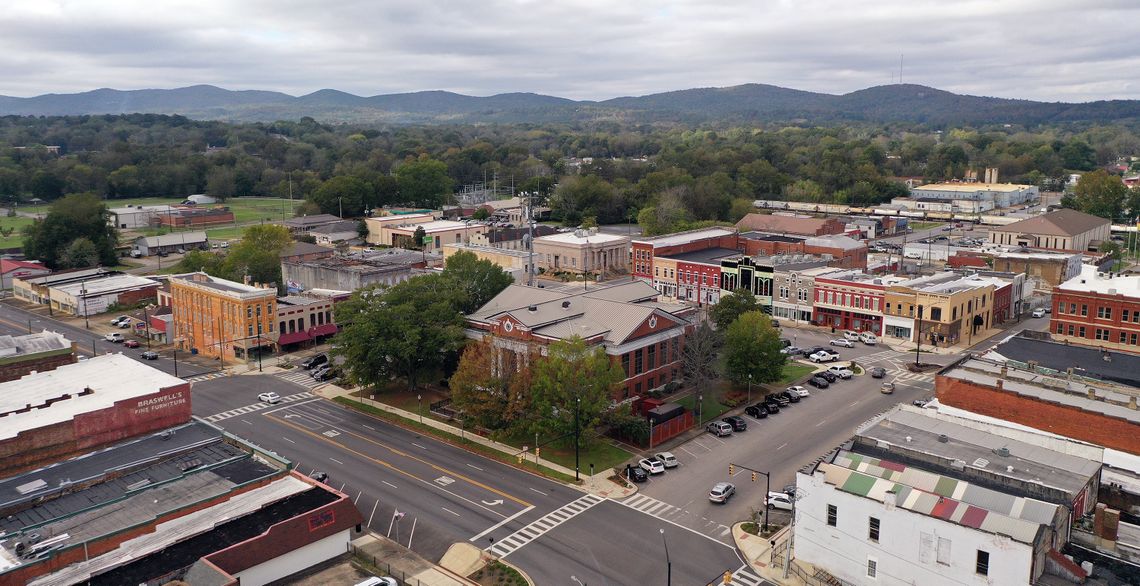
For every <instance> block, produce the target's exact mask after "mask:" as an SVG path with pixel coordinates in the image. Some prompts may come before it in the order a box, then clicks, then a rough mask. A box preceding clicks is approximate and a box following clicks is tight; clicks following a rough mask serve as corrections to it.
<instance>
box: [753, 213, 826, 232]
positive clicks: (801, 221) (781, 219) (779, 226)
mask: <svg viewBox="0 0 1140 586" xmlns="http://www.w3.org/2000/svg"><path fill="white" fill-rule="evenodd" d="M736 229H737V230H739V231H741V232H769V233H772V234H790V235H797V236H824V235H827V234H843V233H845V232H846V231H847V225H846V224H845V223H844V222H843V221H842V220H839V219H837V218H814V217H811V216H788V215H782V214H756V213H752V214H748V215H746V216H744V217H743V218H741V219H740V221H739V222H737V223H736Z"/></svg>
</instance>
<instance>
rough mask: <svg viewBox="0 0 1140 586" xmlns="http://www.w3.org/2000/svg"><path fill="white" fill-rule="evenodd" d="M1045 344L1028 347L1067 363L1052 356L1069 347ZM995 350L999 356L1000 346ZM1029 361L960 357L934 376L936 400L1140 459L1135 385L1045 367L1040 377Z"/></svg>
mask: <svg viewBox="0 0 1140 586" xmlns="http://www.w3.org/2000/svg"><path fill="white" fill-rule="evenodd" d="M1043 344H1045V345H1041V344H1035V345H1033V346H1032V351H1033V356H1034V357H1035V358H1037V359H1042V360H1046V361H1049V362H1054V363H1055V362H1057V361H1062V362H1068V360H1065V359H1062V358H1057V357H1055V356H1054V355H1057V354H1060V355H1064V354H1065V353H1066V352H1067V351H1069V349H1070V348H1068V347H1066V346H1065V345H1063V344H1052V343H1050V342H1044V343H1043ZM1048 345H1052V346H1053V347H1052V348H1050V347H1048ZM995 351H996V352H997V353H999V354H1001V353H1002V352H1003V350H1002V349H1001V348H1000V347H999V348H998V349H997V350H995ZM1096 359H1097V360H1099V359H1100V358H1099V357H1097V358H1096ZM1033 362H1034V363H1035V364H1031V363H1029V362H1020V361H1017V362H1009V361H1007V362H998V361H994V360H988V359H981V358H972V357H967V358H964V359H962V360H960V361H958V362H956V363H954V364H952V365H950V366H948V367H946V368H944V369H943V370H942V371H940V372H939V373H938V375H937V376H936V377H935V383H934V388H935V396H936V397H937V399H938V402H939V403H941V404H943V405H946V406H949V407H953V408H958V409H963V410H965V411H969V412H972V413H976V414H979V415H984V416H987V417H993V418H997V419H1001V420H1004V421H1008V422H1012V423H1015V424H1019V425H1024V426H1028V427H1031V428H1034V429H1038V430H1041V431H1045V432H1049V433H1054V434H1057V435H1061V436H1065V437H1069V438H1073V439H1077V440H1081V441H1086V442H1091V443H1094V444H1097V445H1100V446H1104V447H1106V448H1112V449H1115V450H1120V451H1123V452H1127V453H1129V454H1137V455H1140V411H1137V407H1136V400H1137V394H1140V391H1138V390H1137V389H1136V387H1134V386H1131V385H1124V384H1119V383H1114V382H1111V381H1103V380H1096V379H1094V378H1091V377H1086V376H1081V375H1080V374H1078V372H1079V371H1076V370H1068V369H1066V370H1056V369H1053V368H1047V367H1046V368H1045V369H1044V373H1043V370H1042V366H1041V365H1040V364H1036V360H1034V361H1033ZM1133 362H1135V361H1133ZM1070 368H1072V367H1070ZM1133 368H1140V364H1133ZM1049 372H1051V373H1052V374H1045V373H1049ZM1133 372H1135V370H1134V371H1133Z"/></svg>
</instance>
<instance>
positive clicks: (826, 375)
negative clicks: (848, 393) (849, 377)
mask: <svg viewBox="0 0 1140 586" xmlns="http://www.w3.org/2000/svg"><path fill="white" fill-rule="evenodd" d="M815 376H818V377H819V378H822V379H823V380H825V381H827V382H829V383H833V382H835V381H837V380H839V375H838V374H835V373H834V372H831V371H830V370H821V371H819V372H817V373H815Z"/></svg>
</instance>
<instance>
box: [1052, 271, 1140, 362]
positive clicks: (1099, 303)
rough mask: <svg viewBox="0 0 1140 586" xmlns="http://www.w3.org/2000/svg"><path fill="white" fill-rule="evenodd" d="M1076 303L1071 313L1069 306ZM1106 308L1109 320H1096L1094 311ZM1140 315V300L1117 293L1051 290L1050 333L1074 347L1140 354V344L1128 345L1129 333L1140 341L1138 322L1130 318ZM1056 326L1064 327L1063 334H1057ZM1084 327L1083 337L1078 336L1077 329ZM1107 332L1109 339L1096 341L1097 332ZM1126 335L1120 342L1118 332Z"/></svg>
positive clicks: (1078, 330) (1078, 331) (1129, 343)
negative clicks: (1125, 318)
mask: <svg viewBox="0 0 1140 586" xmlns="http://www.w3.org/2000/svg"><path fill="white" fill-rule="evenodd" d="M1073 304H1076V312H1072V311H1071V309H1072V307H1071V306H1072V305H1073ZM1081 306H1087V307H1088V312H1087V313H1088V315H1081V314H1080V312H1081ZM1099 307H1107V308H1109V309H1111V310H1112V317H1111V318H1110V319H1100V318H1098V317H1097V308H1099ZM1124 311H1127V312H1128V314H1129V319H1128V321H1127V322H1125V321H1122V320H1121V317H1122V316H1123V312H1124ZM1138 313H1140V299H1137V298H1135V297H1127V296H1125V295H1122V294H1120V293H1116V294H1113V295H1109V294H1108V293H1107V292H1105V293H1100V292H1096V291H1090V292H1075V291H1062V290H1059V289H1057V288H1056V287H1054V288H1053V313H1052V317H1051V319H1050V322H1049V331H1050V333H1052V334H1053V335H1054V336H1059V335H1063V336H1064V339H1066V340H1068V341H1069V342H1071V343H1074V344H1084V345H1088V346H1095V347H1105V348H1111V349H1113V350H1120V351H1122V352H1131V353H1140V345H1132V344H1131V336H1132V334H1137V337H1138V338H1140V322H1135V321H1132V320H1133V319H1134V317H1133V316H1135V315H1137V314H1138ZM1070 325H1072V326H1074V327H1073V335H1071V336H1070V335H1069V326H1070ZM1057 326H1062V327H1063V328H1064V330H1063V333H1062V334H1059V333H1058V332H1057ZM1082 326H1083V327H1084V328H1085V333H1084V336H1081V335H1080V329H1079V328H1080V327H1082ZM1098 328H1099V329H1102V330H1104V329H1107V330H1108V332H1109V333H1108V340H1097V339H1096V330H1097V329H1098ZM1121 332H1123V333H1124V334H1125V335H1126V342H1125V343H1124V344H1121V343H1120V333H1121Z"/></svg>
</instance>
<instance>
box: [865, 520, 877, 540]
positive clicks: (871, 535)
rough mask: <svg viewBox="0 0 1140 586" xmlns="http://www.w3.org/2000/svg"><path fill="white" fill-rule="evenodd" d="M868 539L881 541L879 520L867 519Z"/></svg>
mask: <svg viewBox="0 0 1140 586" xmlns="http://www.w3.org/2000/svg"><path fill="white" fill-rule="evenodd" d="M867 538H868V539H870V540H871V541H878V540H879V520H878V519H876V518H874V517H869V518H868V519H867Z"/></svg>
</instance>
